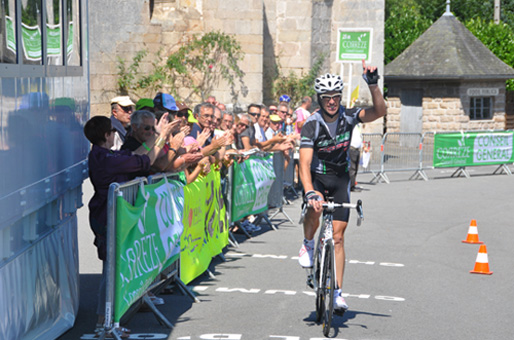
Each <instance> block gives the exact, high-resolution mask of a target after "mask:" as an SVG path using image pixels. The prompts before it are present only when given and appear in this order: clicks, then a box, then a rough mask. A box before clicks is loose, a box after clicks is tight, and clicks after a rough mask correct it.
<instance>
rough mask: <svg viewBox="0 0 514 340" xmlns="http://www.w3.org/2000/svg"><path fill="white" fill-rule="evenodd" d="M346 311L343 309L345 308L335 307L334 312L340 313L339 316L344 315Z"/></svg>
mask: <svg viewBox="0 0 514 340" xmlns="http://www.w3.org/2000/svg"><path fill="white" fill-rule="evenodd" d="M344 312H346V309H343V308H338V309H334V314H335V315H338V316H343V315H344Z"/></svg>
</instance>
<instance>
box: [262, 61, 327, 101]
mask: <svg viewBox="0 0 514 340" xmlns="http://www.w3.org/2000/svg"><path fill="white" fill-rule="evenodd" d="M324 61H325V56H324V55H322V56H320V57H319V58H317V61H316V62H315V63H314V65H313V66H312V68H311V69H310V71H309V72H308V73H307V74H305V75H304V74H302V75H301V76H298V75H297V74H296V73H294V72H292V71H291V72H290V73H289V74H288V75H284V74H282V72H280V69H279V73H278V76H277V77H276V78H275V80H274V82H273V87H272V91H271V92H272V95H273V98H279V97H280V96H281V95H283V94H287V95H288V96H289V97H290V98H291V102H290V103H289V104H290V105H291V106H293V108H295V107H298V106H300V104H301V102H302V98H303V97H306V96H309V97H312V96H313V95H314V94H315V93H316V92H315V91H314V80H315V79H316V78H317V77H318V76H319V75H320V74H319V73H320V71H321V68H322V66H323V62H324Z"/></svg>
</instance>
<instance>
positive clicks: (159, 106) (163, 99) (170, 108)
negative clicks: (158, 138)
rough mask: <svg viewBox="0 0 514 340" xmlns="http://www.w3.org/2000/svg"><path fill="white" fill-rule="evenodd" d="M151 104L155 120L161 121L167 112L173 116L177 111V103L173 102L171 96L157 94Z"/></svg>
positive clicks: (173, 99)
mask: <svg viewBox="0 0 514 340" xmlns="http://www.w3.org/2000/svg"><path fill="white" fill-rule="evenodd" d="M153 104H154V106H155V108H154V113H155V118H157V120H160V119H161V116H162V115H163V114H164V113H165V112H168V113H170V114H171V115H174V114H175V112H177V111H178V107H177V103H176V102H175V98H173V96H172V95H171V94H167V93H161V92H158V93H157V95H156V96H155V98H154V99H153Z"/></svg>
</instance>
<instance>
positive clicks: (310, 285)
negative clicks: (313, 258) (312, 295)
mask: <svg viewBox="0 0 514 340" xmlns="http://www.w3.org/2000/svg"><path fill="white" fill-rule="evenodd" d="M312 279H313V277H312V274H310V275H309V276H307V282H306V283H307V286H309V287H310V288H312V289H314V282H313V281H312Z"/></svg>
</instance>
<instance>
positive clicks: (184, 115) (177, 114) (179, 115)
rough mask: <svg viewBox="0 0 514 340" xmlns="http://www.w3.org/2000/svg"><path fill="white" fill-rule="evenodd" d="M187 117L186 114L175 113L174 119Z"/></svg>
mask: <svg viewBox="0 0 514 340" xmlns="http://www.w3.org/2000/svg"><path fill="white" fill-rule="evenodd" d="M187 116H188V113H187V112H177V113H176V114H175V117H179V118H183V117H187Z"/></svg>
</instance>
